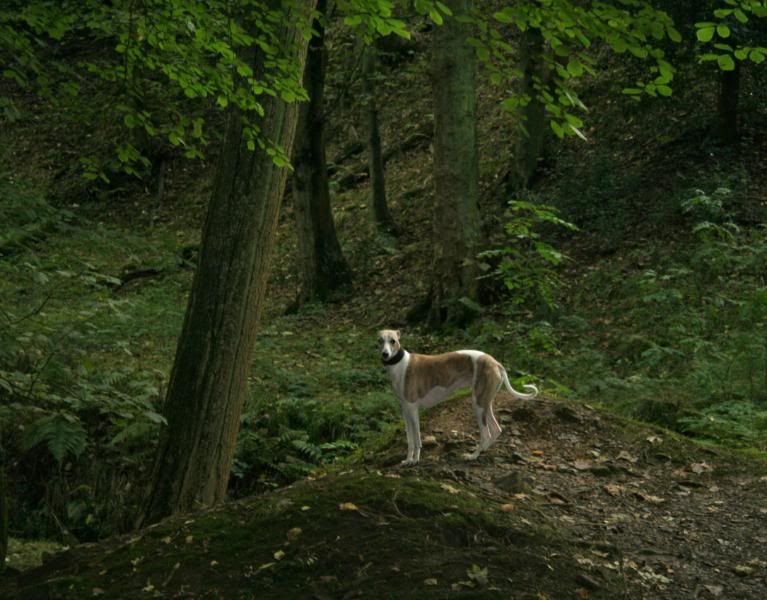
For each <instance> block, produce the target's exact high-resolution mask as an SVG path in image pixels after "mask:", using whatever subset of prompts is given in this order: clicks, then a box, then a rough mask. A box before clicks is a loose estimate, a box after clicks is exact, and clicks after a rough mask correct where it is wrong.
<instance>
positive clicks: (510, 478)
mask: <svg viewBox="0 0 767 600" xmlns="http://www.w3.org/2000/svg"><path fill="white" fill-rule="evenodd" d="M493 485H495V487H497V488H498V489H500V490H503V491H504V492H508V493H509V494H518V493H520V492H526V491H528V490H529V489H530V482H529V480H528V478H527V477H525V476H524V475H522V474H521V473H509V474H508V475H504V476H503V477H500V478H498V479H496V480H495V481H493Z"/></svg>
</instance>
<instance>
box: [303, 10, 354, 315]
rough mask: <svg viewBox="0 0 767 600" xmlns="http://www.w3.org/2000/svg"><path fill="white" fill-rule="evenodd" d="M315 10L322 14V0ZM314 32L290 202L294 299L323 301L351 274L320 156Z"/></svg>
mask: <svg viewBox="0 0 767 600" xmlns="http://www.w3.org/2000/svg"><path fill="white" fill-rule="evenodd" d="M317 10H318V11H319V13H320V14H322V15H324V14H326V1H325V0H319V2H318V5H317ZM313 27H314V30H315V31H316V32H317V35H316V36H315V37H313V38H312V40H311V41H310V42H309V53H308V55H307V58H306V70H305V72H304V88H306V91H307V93H308V95H309V102H308V103H305V104H302V105H301V106H300V108H299V116H298V128H297V132H296V142H295V147H294V150H293V168H294V171H293V204H294V212H295V217H296V227H297V232H298V243H299V247H300V251H301V273H302V281H301V291H300V293H299V297H298V303H299V304H303V303H305V302H308V301H310V300H315V299H316V300H326V299H327V298H328V297H329V296H330V295H331V293H332V292H334V291H336V290H338V289H340V288H342V287H344V286H347V285H348V284H349V283H351V280H352V274H351V269H350V268H349V265H348V263H347V262H346V259H345V258H344V255H343V253H342V251H341V244H340V243H339V242H338V235H337V234H336V226H335V223H334V221H333V211H332V210H331V208H330V188H329V185H328V169H327V161H326V158H325V101H324V88H325V70H326V65H327V50H326V48H325V30H324V28H323V25H322V22H321V21H320V20H315V21H314V26H313Z"/></svg>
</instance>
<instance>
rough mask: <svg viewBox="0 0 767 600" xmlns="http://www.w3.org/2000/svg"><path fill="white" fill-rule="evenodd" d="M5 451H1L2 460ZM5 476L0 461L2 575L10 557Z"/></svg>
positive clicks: (0, 561) (2, 464)
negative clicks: (7, 557) (6, 558)
mask: <svg viewBox="0 0 767 600" xmlns="http://www.w3.org/2000/svg"><path fill="white" fill-rule="evenodd" d="M2 454H3V451H2V449H0V458H2V459H4V458H5V457H4V456H2ZM7 487H8V486H7V480H6V475H5V460H2V461H0V573H2V572H3V571H5V557H6V556H7V555H8V495H7V494H8V490H7Z"/></svg>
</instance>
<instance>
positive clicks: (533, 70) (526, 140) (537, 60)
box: [509, 27, 548, 192]
mask: <svg viewBox="0 0 767 600" xmlns="http://www.w3.org/2000/svg"><path fill="white" fill-rule="evenodd" d="M543 47H544V41H543V35H542V34H541V30H540V29H535V28H532V27H531V28H529V29H527V31H525V32H524V34H522V38H521V43H520V67H521V69H522V78H521V80H520V89H519V92H520V94H521V95H522V96H528V97H529V98H530V100H529V102H528V103H527V104H526V105H525V107H524V108H523V110H522V117H523V125H524V131H522V132H521V133H520V135H519V138H518V139H517V141H516V144H515V149H514V176H513V177H512V181H511V183H512V186H511V188H512V189H511V190H509V191H511V192H517V191H519V190H524V189H527V188H528V187H529V186H530V182H531V181H532V179H533V177H534V176H535V174H536V171H537V169H538V160H539V159H540V157H541V154H542V152H543V144H544V141H545V139H546V132H547V128H546V108H545V106H544V104H543V102H541V101H540V100H539V99H538V90H537V89H536V87H537V88H539V89H540V87H541V86H545V85H547V83H548V67H547V66H546V63H545V62H544V60H543Z"/></svg>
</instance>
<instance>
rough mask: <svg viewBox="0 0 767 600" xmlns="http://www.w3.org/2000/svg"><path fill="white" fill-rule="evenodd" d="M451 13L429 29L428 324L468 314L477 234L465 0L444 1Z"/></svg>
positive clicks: (468, 6)
mask: <svg viewBox="0 0 767 600" xmlns="http://www.w3.org/2000/svg"><path fill="white" fill-rule="evenodd" d="M445 4H446V5H447V6H448V7H449V8H450V10H451V11H452V13H453V15H454V17H450V18H447V19H445V22H444V24H443V25H442V26H440V27H437V28H436V29H435V31H434V45H433V54H432V94H433V103H434V232H433V252H434V255H433V269H432V281H431V291H430V294H429V298H428V300H427V304H428V321H429V323H430V325H432V326H439V325H441V324H443V323H446V322H452V323H459V324H460V323H461V322H464V321H466V320H467V319H468V318H470V317H472V316H474V315H475V314H476V313H474V311H473V310H471V308H470V307H471V306H473V305H474V303H475V302H476V299H477V277H478V273H479V270H478V265H477V260H476V254H477V251H478V239H479V210H478V205H477V201H478V195H479V163H478V158H477V129H476V89H475V70H476V60H475V55H474V49H473V48H472V47H471V46H469V45H468V43H467V41H468V38H469V36H470V35H471V30H470V25H468V24H467V23H463V22H460V21H459V20H458V19H457V18H456V17H458V16H460V15H465V14H467V13H468V12H469V11H470V9H471V5H472V2H471V0H450V1H448V2H445Z"/></svg>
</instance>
